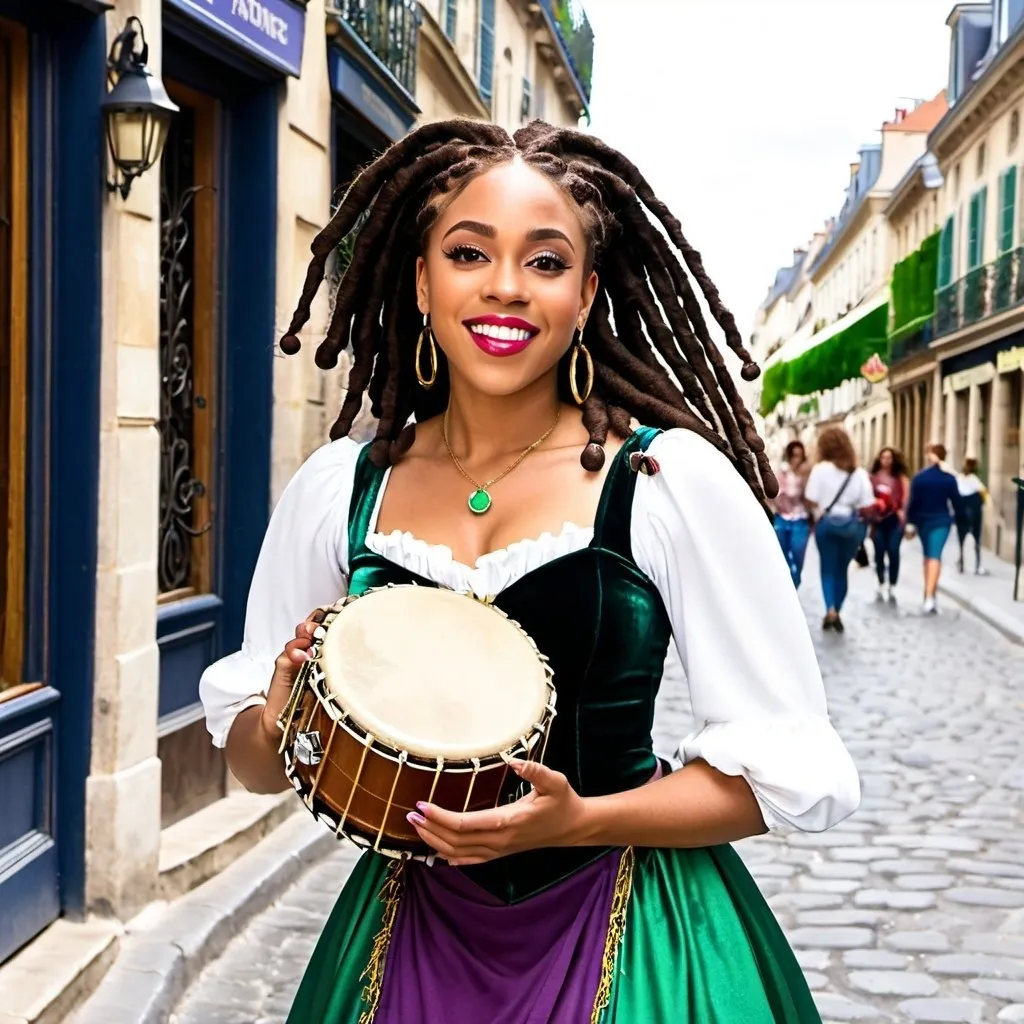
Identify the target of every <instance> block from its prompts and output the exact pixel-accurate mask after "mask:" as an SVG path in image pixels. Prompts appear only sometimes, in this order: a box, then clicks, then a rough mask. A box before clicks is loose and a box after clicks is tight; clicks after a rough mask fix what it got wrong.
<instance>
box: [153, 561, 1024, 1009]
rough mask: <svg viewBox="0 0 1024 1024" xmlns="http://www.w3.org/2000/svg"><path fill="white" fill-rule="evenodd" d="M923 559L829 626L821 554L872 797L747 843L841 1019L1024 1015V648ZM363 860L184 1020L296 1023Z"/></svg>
mask: <svg viewBox="0 0 1024 1024" xmlns="http://www.w3.org/2000/svg"><path fill="white" fill-rule="evenodd" d="M915 571H918V572H919V569H918V567H917V566H916V565H912V566H908V574H909V576H910V579H908V581H907V582H906V583H905V584H904V585H903V587H902V589H901V591H900V595H899V596H900V605H899V606H890V605H886V604H878V603H875V602H874V601H873V596H874V587H873V579H872V578H871V576H870V574H869V572H868V571H867V570H864V571H861V572H856V573H855V574H854V579H853V585H852V593H851V598H850V601H849V604H848V606H847V609H846V611H845V613H844V618H845V619H846V621H847V632H846V634H845V635H844V636H837V635H834V634H826V635H821V634H820V632H819V629H818V622H819V616H820V611H819V608H820V599H819V597H818V591H817V585H816V579H815V577H816V572H815V567H814V565H813V564H810V560H809V565H808V574H807V581H806V583H805V585H804V591H803V595H804V604H805V608H806V610H807V613H808V616H809V618H810V621H811V624H812V629H813V630H814V635H815V643H816V644H817V647H818V651H819V655H820V659H821V664H822V668H823V672H824V675H825V680H826V686H827V688H828V693H829V700H830V705H831V711H832V715H833V718H834V720H835V723H836V725H837V727H838V729H839V731H840V733H841V734H842V736H843V738H844V739H845V740H846V742H847V743H848V745H849V747H850V750H851V752H852V753H853V755H854V757H855V759H856V760H857V763H858V766H859V768H860V771H861V777H862V780H863V789H864V799H863V803H862V805H861V808H860V810H859V811H858V812H857V813H856V814H855V815H854V816H853V817H852V818H851V819H849V820H848V821H846V822H844V823H842V824H841V825H840V826H839V827H837V828H835V829H833V830H832V831H830V832H828V833H825V834H823V835H805V834H797V835H792V836H789V837H788V838H786V839H780V838H775V837H765V838H758V839H754V840H749V841H746V842H744V843H742V844H740V852H741V853H742V855H743V857H744V859H745V860H746V861H747V863H748V864H749V866H750V868H751V870H752V871H753V873H754V875H755V877H756V878H757V881H758V882H759V884H760V885H761V887H762V889H763V891H764V892H765V894H766V896H768V898H769V899H770V902H771V905H772V907H773V908H774V910H775V912H776V913H777V915H778V916H779V919H780V920H781V922H782V924H783V926H784V927H785V929H786V932H787V934H788V935H789V938H790V940H791V942H792V943H793V945H794V946H795V948H796V950H797V955H798V957H799V959H800V963H801V965H802V966H803V968H804V970H805V972H806V975H807V978H808V981H809V982H810V985H811V988H812V989H813V990H814V992H815V994H816V997H817V999H818V1003H819V1006H820V1009H821V1012H822V1017H823V1018H824V1019H825V1021H850V1020H856V1021H952V1022H956V1021H963V1022H989V1021H1018V1022H1024V756H1022V742H1024V740H1022V737H1024V652H1022V651H1021V649H1020V648H1017V647H1014V646H1013V645H1011V644H1010V643H1008V642H1007V641H1006V640H1004V639H1003V638H1002V637H1001V636H999V635H998V634H996V633H995V632H993V631H991V630H990V629H988V628H987V627H986V626H984V625H982V624H981V623H980V622H979V621H977V620H975V619H974V618H973V617H971V616H970V615H968V614H966V613H959V612H958V611H956V610H953V609H950V608H949V607H948V606H947V607H946V608H944V614H943V615H941V616H940V617H938V618H929V619H925V618H921V617H920V616H918V615H917V613H916V596H917V591H916V581H915V579H914V578H913V576H914V572H915ZM687 718H688V704H687V701H686V696H685V693H683V692H680V691H678V690H672V691H670V692H666V693H664V694H663V696H662V699H661V705H660V710H659V718H658V737H657V738H658V746H659V749H660V750H661V751H663V752H667V751H669V750H671V748H672V745H673V743H674V742H675V741H678V738H679V737H680V736H681V735H682V734H683V733H684V732H685V731H686V730H687V727H688V721H687ZM352 861H353V853H352V851H351V850H350V849H349V848H347V847H339V848H338V851H337V852H336V853H335V854H332V855H331V856H330V857H329V858H328V859H327V860H325V861H323V862H321V863H320V864H318V865H317V866H315V867H314V868H313V869H311V870H310V871H309V872H308V873H307V874H306V875H305V876H304V877H303V879H302V880H301V882H300V883H299V884H298V885H296V886H295V887H294V888H293V889H292V890H291V891H289V892H288V893H287V894H286V895H285V896H284V897H283V898H282V899H281V900H280V901H279V902H278V903H277V904H276V905H275V906H273V907H272V908H271V909H270V910H268V911H267V912H265V913H264V914H262V915H261V916H260V917H258V918H257V919H256V920H255V921H254V922H253V924H252V925H251V926H250V927H249V928H248V929H247V930H246V931H245V932H244V933H243V934H241V935H240V936H238V938H237V939H235V941H234V942H233V943H232V944H231V945H230V946H229V947H228V949H227V951H226V952H225V954H224V955H223V956H222V957H221V959H220V960H218V961H217V962H216V963H214V964H213V965H212V966H210V967H209V968H208V969H207V970H206V972H205V973H204V974H203V975H201V976H200V978H199V979H198V981H197V982H196V983H195V984H194V985H193V987H192V989H191V990H190V992H189V994H188V996H187V998H186V999H185V1000H184V1002H183V1003H182V1004H181V1006H180V1007H179V1009H178V1011H177V1013H176V1015H175V1016H174V1017H173V1018H172V1020H173V1021H174V1022H175V1024H271V1022H275V1024H277V1022H281V1021H283V1020H284V1018H285V1017H286V1015H287V1010H288V1007H289V1004H290V1001H291V997H292V994H293V992H294V989H295V986H296V985H297V983H298V979H299V976H300V973H301V971H302V969H303V967H304V965H305V963H306V961H307V959H308V957H309V955H310V952H311V950H312V947H313V943H314V941H315V939H316V936H317V934H318V933H319V931H320V928H321V926H322V924H323V921H324V919H325V917H326V915H327V912H328V911H329V909H330V907H331V905H332V903H333V900H334V897H335V895H336V893H337V891H338V889H339V887H340V886H341V884H342V882H343V880H344V877H345V875H346V872H347V871H348V869H349V867H350V865H351V863H352ZM439 1024H441V1022H439ZM637 1024H640V1022H637ZM652 1024H662V1022H652ZM664 1024H668V1022H664ZM737 1024H739V1022H737Z"/></svg>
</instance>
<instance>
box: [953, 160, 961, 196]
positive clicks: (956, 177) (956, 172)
mask: <svg viewBox="0 0 1024 1024" xmlns="http://www.w3.org/2000/svg"><path fill="white" fill-rule="evenodd" d="M953 198H954V199H959V198H960V165H959V164H957V165H956V167H954V168H953Z"/></svg>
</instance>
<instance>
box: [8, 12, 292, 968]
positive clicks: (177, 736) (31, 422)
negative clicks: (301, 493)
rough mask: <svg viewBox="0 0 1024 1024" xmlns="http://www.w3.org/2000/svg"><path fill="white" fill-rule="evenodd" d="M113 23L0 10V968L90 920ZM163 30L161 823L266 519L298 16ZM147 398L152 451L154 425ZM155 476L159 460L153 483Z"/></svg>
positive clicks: (233, 625)
mask: <svg viewBox="0 0 1024 1024" xmlns="http://www.w3.org/2000/svg"><path fill="white" fill-rule="evenodd" d="M110 7H111V5H110V4H106V3H102V2H97V0H0V86H2V92H3V104H4V105H5V107H6V109H5V111H4V112H3V115H2V117H0V122H2V123H0V171H2V174H0V205H2V208H0V279H2V280H0V285H2V287H0V342H2V347H0V378H6V379H0V399H2V401H0V425H2V426H3V430H0V448H3V452H0V454H3V456H4V458H3V462H2V465H0V470H2V472H0V476H3V477H4V478H5V479H6V477H7V476H8V475H9V476H10V477H11V478H12V479H13V480H14V481H15V482H14V484H10V485H7V486H6V487H0V527H2V526H3V524H4V518H5V517H4V513H8V517H7V518H8V519H9V521H11V522H12V523H13V526H12V527H11V528H10V529H9V530H8V532H7V533H5V534H4V535H3V539H4V548H3V549H2V550H0V564H3V566H4V570H3V574H2V575H0V611H2V613H3V618H2V619H0V673H2V674H0V962H3V961H4V960H5V959H7V958H8V957H10V956H11V955H12V954H13V953H14V952H16V951H17V950H18V949H19V948H20V947H21V946H23V945H24V944H25V943H26V942H28V941H29V940H30V939H32V938H33V937H34V936H35V935H37V934H38V933H39V932H40V931H41V930H42V929H43V928H45V927H46V926H47V924H49V923H50V922H51V921H53V920H54V919H55V918H57V917H58V916H60V915H61V914H64V915H68V916H70V917H78V918H81V917H83V916H84V915H85V914H86V912H87V909H88V908H87V907H86V905H85V902H86V897H85V891H86V885H85V856H86V807H85V786H86V778H87V776H88V774H89V762H90V749H91V747H90V744H91V720H92V715H93V713H94V709H93V671H94V664H95V661H96V658H97V656H99V657H102V656H103V652H96V651H95V649H94V639H95V601H96V583H97V536H98V532H99V530H98V515H99V514H100V512H99V509H98V495H99V461H100V456H99V437H100V376H101V350H102V344H101V341H102V333H101V329H102V310H101V301H102V295H103V290H104V286H103V267H102V256H101V254H102V252H103V248H104V246H103V230H102V229H103V220H104V209H105V206H106V204H108V203H118V202H120V201H121V200H120V199H119V198H115V197H113V196H108V193H107V190H106V187H105V184H104V182H105V179H106V177H107V173H108V171H107V165H106V164H107V161H106V140H105V135H104V130H103V124H102V117H101V107H100V105H101V101H102V100H103V98H104V96H105V95H106V93H107V88H108V83H107V68H106V58H107V47H108V42H109V36H108V28H109V29H110V35H111V36H112V34H113V33H115V32H117V31H118V30H120V28H121V27H122V25H121V23H120V22H118V23H117V24H116V25H115V24H112V25H110V26H108V25H107V24H106V20H107V18H115V17H118V16H117V14H116V12H114V11H110ZM107 11H110V13H109V14H107V16H106V17H104V13H105V12H107ZM163 15H164V16H163V19H162V21H163V25H162V28H163V45H162V48H161V49H162V69H161V73H162V77H163V79H164V81H165V82H166V83H167V84H168V87H169V89H170V90H172V95H173V96H174V98H175V101H176V102H177V103H178V104H179V106H181V108H182V113H181V115H180V116H179V117H177V118H176V120H175V123H174V125H172V136H173V137H174V144H175V146H176V147H177V148H176V149H175V150H174V152H173V154H172V157H173V161H172V164H171V166H172V169H173V170H174V171H175V172H176V173H177V174H178V177H177V178H174V179H167V178H161V195H162V198H161V217H160V220H161V226H162V230H161V290H160V294H161V313H160V325H161V338H160V345H161V358H162V359H164V358H165V357H166V355H167V352H168V351H169V346H171V345H173V344H176V343H177V342H178V341H180V340H181V333H180V330H179V331H178V333H175V329H174V327H173V324H172V317H171V315H170V313H169V307H170V305H171V304H169V303H168V302H167V301H166V300H167V297H168V290H167V287H166V281H165V278H168V269H169V266H170V264H169V263H168V262H167V261H168V259H169V258H170V256H169V254H170V253H171V250H173V248H174V246H173V244H172V241H173V240H171V239H169V238H168V237H167V231H166V226H167V224H166V222H167V219H168V209H169V206H168V201H169V200H170V201H171V203H172V204H173V202H174V201H180V206H181V207H182V208H185V207H189V212H188V213H187V216H186V218H185V219H187V221H188V228H189V230H191V231H193V232H196V236H195V240H194V242H193V244H192V246H191V249H190V250H189V253H190V255H189V256H188V259H189V261H190V263H189V269H190V272H195V270H196V268H197V267H198V268H200V270H201V273H202V275H203V281H202V286H201V287H200V288H198V290H197V291H196V292H195V294H192V293H189V295H190V297H189V298H188V300H187V302H185V303H184V304H183V305H182V306H181V309H182V310H185V311H186V313H185V314H183V315H184V319H186V320H189V323H187V324H186V325H185V331H186V333H187V332H189V331H192V336H190V337H189V339H188V343H189V344H190V345H193V346H196V345H198V344H199V343H200V342H201V344H202V346H203V352H202V355H201V358H200V360H199V362H200V363H201V365H202V366H204V367H205V370H204V373H205V374H206V376H205V379H204V381H202V382H201V383H202V384H203V389H202V390H199V389H198V388H196V390H195V392H194V394H192V393H190V398H191V399H192V404H193V405H194V410H193V411H194V417H195V420H196V422H200V421H203V417H205V421H204V422H203V423H202V427H201V430H200V433H201V434H202V438H203V440H202V444H203V446H204V451H205V456H204V458H205V460H206V461H205V463H204V470H203V478H202V479H201V480H197V481H196V482H197V483H199V484H201V487H200V488H198V489H195V488H193V493H201V494H202V495H203V496H205V498H206V505H205V507H204V510H203V512H202V514H203V517H204V518H203V521H202V522H198V521H194V522H193V525H195V526H197V527H199V528H201V533H202V535H203V536H204V537H208V538H209V543H208V546H207V548H206V556H207V558H206V561H205V562H204V564H203V566H202V573H201V574H199V573H198V572H194V573H193V574H192V577H190V578H189V579H187V580H184V579H183V577H182V574H181V571H180V565H177V563H175V564H173V565H171V564H170V562H168V565H167V566H163V565H162V567H161V572H162V573H163V576H162V577H161V588H160V589H161V601H160V604H159V606H158V615H157V619H158V642H159V645H160V655H161V666H160V697H159V736H160V740H159V743H160V749H159V753H160V755H161V757H163V758H164V759H165V763H164V779H165V785H164V793H163V802H164V808H163V810H164V818H165V820H176V819H177V818H178V817H181V816H184V815H185V814H187V813H190V811H191V810H194V809H195V805H196V801H197V800H198V801H199V802H200V803H202V802H209V799H211V798H213V797H215V796H216V795H218V794H217V793H216V792H214V790H215V789H216V788H217V787H219V788H220V789H221V790H223V787H224V782H225V778H224V775H225V773H224V767H223V763H222V762H218V761H215V760H213V758H214V756H215V755H213V754H212V752H211V748H210V745H209V742H208V738H207V737H206V736H205V729H204V728H203V724H202V722H201V721H200V720H199V709H198V679H199V674H200V672H201V671H202V668H203V666H204V665H205V664H206V663H207V662H208V661H209V660H210V659H212V658H216V657H218V656H220V655H221V654H222V653H225V652H226V651H227V650H229V649H232V648H234V647H237V646H238V643H239V640H240V636H241V627H242V620H243V618H244V606H245V598H246V591H247V588H248V581H249V578H250V576H251V572H252V568H253V565H254V564H255V559H256V555H257V552H258V549H259V544H260V540H261V538H262V533H263V530H264V528H265V525H266V519H267V512H268V506H269V496H270V486H269V480H270V438H271V421H272V405H273V403H272V399H273V359H274V352H275V329H274V315H275V292H276V258H277V254H276V249H277V246H276V225H277V177H278V166H277V165H278V122H279V114H280V109H281V102H282V99H283V92H284V81H285V76H286V75H288V74H297V73H298V71H299V63H300V61H301V55H302V49H303V35H304V31H305V10H304V7H303V6H302V5H301V4H299V3H297V2H292V0H238V2H236V0H227V2H223V0H203V3H202V4H197V3H195V2H193V0H165V4H164V10H163ZM146 28H147V29H148V30H149V31H151V32H154V33H156V32H159V31H160V26H159V25H155V24H154V25H148V26H146ZM24 129H27V131H25V130H24ZM19 140H21V141H19ZM168 147H169V150H168V151H170V147H171V141H170V140H169V142H168ZM166 156H167V153H165V161H164V163H167V160H166ZM200 158H201V159H200ZM200 165H201V166H200ZM162 170H163V169H162V168H161V169H160V170H158V169H157V168H154V169H153V170H151V171H150V172H148V173H149V174H152V175H157V174H158V173H162ZM186 178H187V179H188V180H185V179H186ZM168 193H169V194H168ZM190 204H191V205H190ZM178 226H179V227H180V223H179V224H178ZM179 256H180V253H179ZM196 280H197V281H198V274H196ZM186 291H188V289H186ZM179 297H180V296H179ZM200 304H201V308H200ZM200 314H201V315H200ZM193 321H194V323H193ZM200 321H201V325H200ZM179 326H180V325H179ZM192 354H193V355H194V354H195V352H193V353H192ZM161 377H162V378H163V379H164V383H166V377H167V374H166V373H165V372H163V370H162V372H161ZM163 386H164V384H162V385H161V387H163ZM165 397H166V396H164V395H162V396H161V402H162V404H161V423H160V433H161V436H162V437H165V436H166V434H167V430H166V427H167V423H166V422H165V420H166V419H168V418H173V413H167V408H166V407H165V405H164V404H163V400H164V398H165ZM190 429H191V427H190ZM193 440H195V439H193ZM167 455H168V445H167V444H164V443H163V442H162V451H161V469H162V472H164V473H166V471H167V468H168V467H167V465H166V458H167ZM194 475H195V474H194ZM165 497H166V496H165V495H164V494H163V493H162V494H161V503H162V506H161V507H162V514H161V518H162V521H163V519H164V518H166V517H165V516H164V514H163V513H164V511H165V510H164V505H165V503H166V502H165ZM5 505H6V506H9V508H5V507H3V506H5ZM11 509H14V510H15V512H16V513H17V514H16V515H15V516H14V518H13V519H10V510H11ZM190 514H191V513H190ZM228 524H230V528H229V527H228ZM186 525H188V524H187V523H186ZM161 529H162V530H163V527H161ZM8 534H9V535H10V536H8ZM161 539H162V540H163V537H162V538H161ZM8 541H10V542H8ZM172 561H173V560H172ZM11 566H13V567H14V569H15V571H14V572H12V571H11V569H10V567H11ZM165 569H166V572H165V571H164V570H165ZM190 571H191V570H190ZM176 572H177V575H175V573H176ZM182 583H185V584H187V585H176V584H182ZM12 595H13V596H12ZM112 656H113V653H111V657H112ZM200 735H201V737H202V742H201V744H200V743H199V742H198V740H197V737H198V736H200ZM193 749H201V750H202V752H203V754H202V758H200V759H198V764H196V763H195V762H196V760H197V759H195V758H193V757H192V756H191V754H192V751H193ZM204 758H205V760H204ZM211 780H213V783H214V784H213V787H212V788H211ZM204 787H205V788H204Z"/></svg>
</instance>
